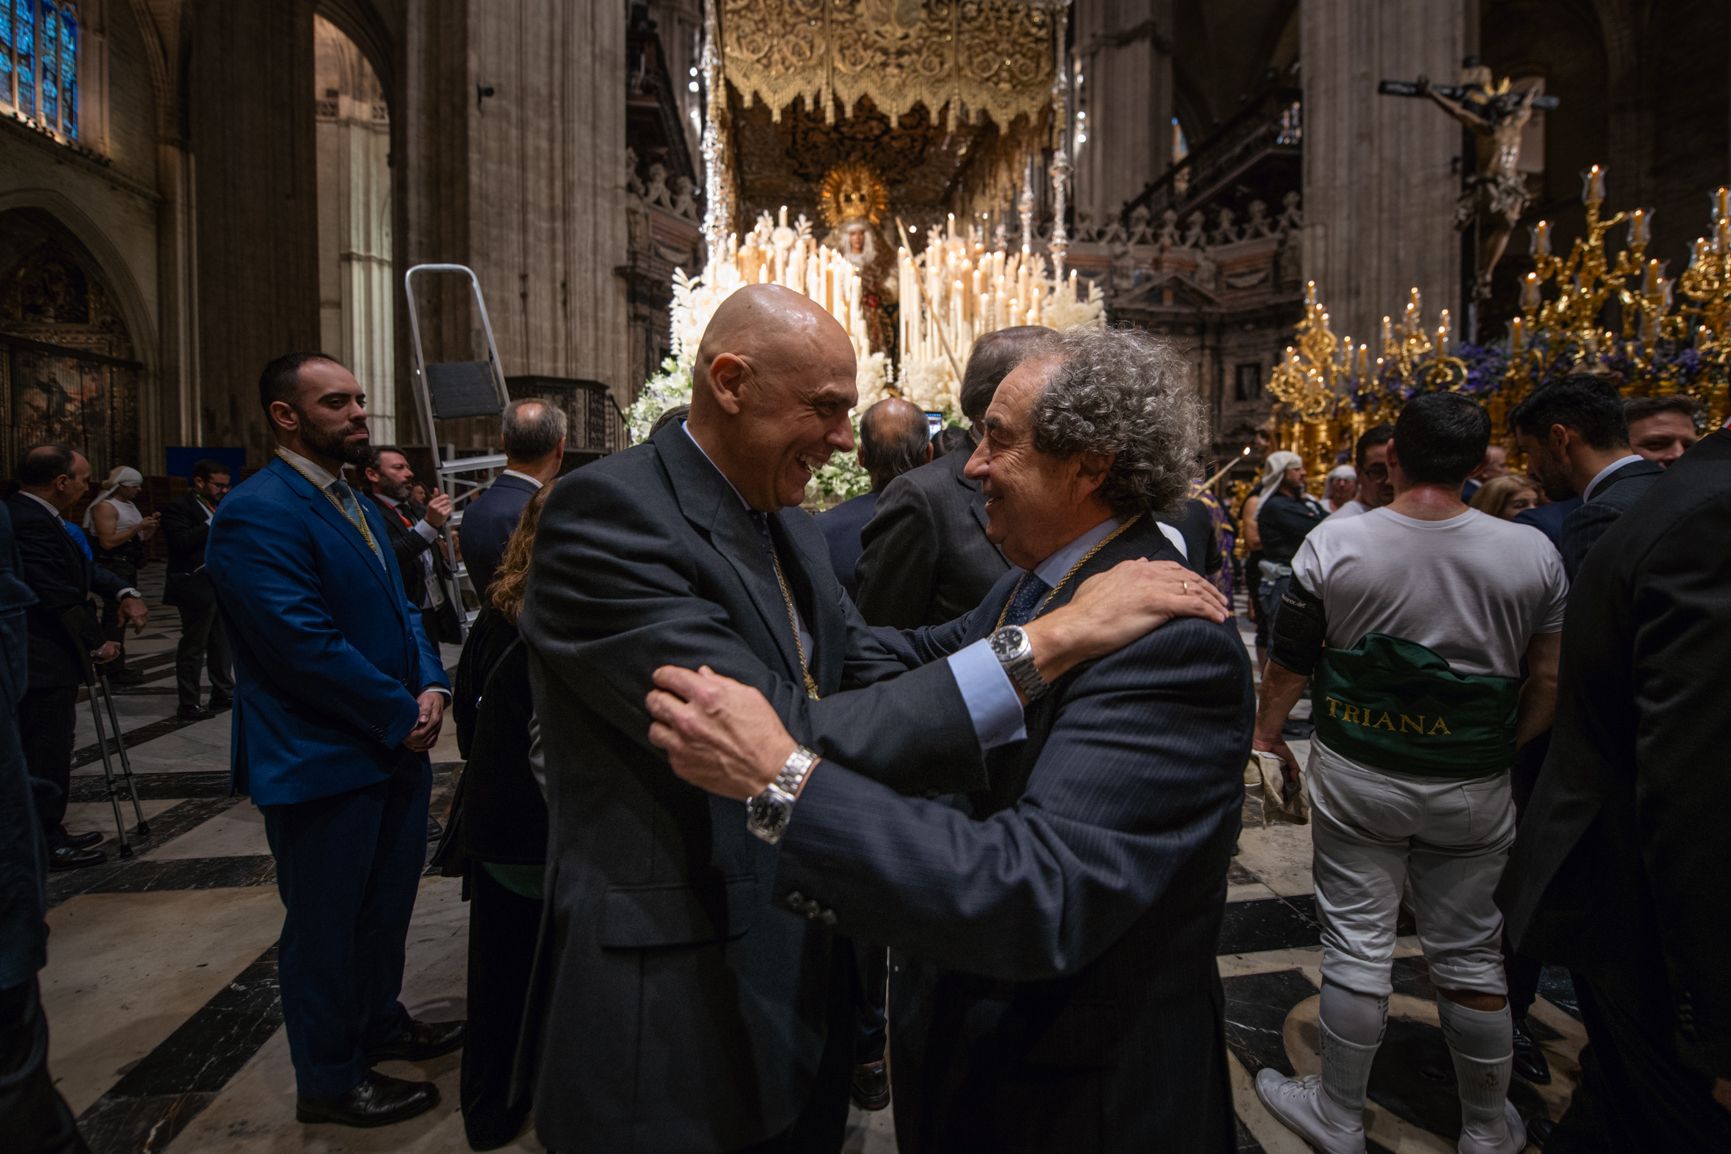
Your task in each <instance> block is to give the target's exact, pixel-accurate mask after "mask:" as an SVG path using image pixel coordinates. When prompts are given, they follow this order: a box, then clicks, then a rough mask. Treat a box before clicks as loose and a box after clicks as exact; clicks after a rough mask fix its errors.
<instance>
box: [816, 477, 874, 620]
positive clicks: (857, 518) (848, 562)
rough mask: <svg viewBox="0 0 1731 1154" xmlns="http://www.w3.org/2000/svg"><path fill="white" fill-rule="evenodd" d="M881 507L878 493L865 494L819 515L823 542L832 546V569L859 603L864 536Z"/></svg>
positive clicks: (848, 592)
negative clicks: (859, 572) (862, 540)
mask: <svg viewBox="0 0 1731 1154" xmlns="http://www.w3.org/2000/svg"><path fill="white" fill-rule="evenodd" d="M877 507H878V495H877V494H876V493H862V494H861V495H860V496H858V497H855V498H853V499H852V500H849V501H843V502H842V503H841V504H839V505H837V506H836V507H835V508H833V509H830V510H829V511H827V512H824V513H819V514H818V515H817V527H818V528H819V529H822V530H823V539H824V541H825V542H826V543H827V544H828V545H829V563H830V568H832V569H834V570H835V579H836V580H837V581H840V582H841V587H842V588H843V589H846V590H847V595H848V596H849V597H850V598H853V599H854V600H856V601H857V600H858V599H859V578H858V577H857V576H856V575H855V571H856V570H857V569H858V568H859V555H860V534H861V533H862V532H864V530H865V527H866V522H867V521H870V520H871V519H872V514H873V513H874V512H876V511H877Z"/></svg>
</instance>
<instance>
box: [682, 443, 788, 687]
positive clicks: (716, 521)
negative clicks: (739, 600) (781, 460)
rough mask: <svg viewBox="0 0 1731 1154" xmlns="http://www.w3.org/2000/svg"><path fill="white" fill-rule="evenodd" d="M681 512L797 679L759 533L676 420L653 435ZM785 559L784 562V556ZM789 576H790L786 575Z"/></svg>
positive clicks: (778, 594)
mask: <svg viewBox="0 0 1731 1154" xmlns="http://www.w3.org/2000/svg"><path fill="white" fill-rule="evenodd" d="M653 444H654V445H655V449H656V452H657V453H659V454H660V457H661V463H662V467H663V468H665V469H666V470H667V478H668V481H669V483H670V484H671V485H672V488H673V497H674V500H675V501H676V502H678V504H679V509H680V512H681V513H683V514H684V515H685V519H686V520H687V521H690V522H691V523H692V524H693V525H695V526H696V527H697V528H698V529H699V530H701V531H702V532H703V533H704V535H705V536H707V537H708V538H709V540H710V544H712V545H714V546H715V550H716V552H718V553H720V554H721V555H722V557H724V558H725V559H726V560H727V563H728V564H729V565H730V566H732V567H733V571H734V572H735V573H736V574H738V576H739V581H740V584H741V585H743V586H744V587H745V593H746V599H747V600H748V601H750V602H751V605H752V608H754V609H755V610H756V611H757V614H758V616H759V617H760V618H761V619H762V621H763V625H764V628H766V629H767V630H769V635H770V636H771V637H773V638H774V639H775V646H776V649H777V650H778V651H779V652H780V653H781V658H782V663H783V664H784V665H785V666H786V668H787V672H788V674H789V676H790V677H791V678H792V679H793V680H795V681H798V680H799V679H800V671H799V651H798V650H797V649H795V648H794V637H793V632H792V630H791V629H790V627H789V625H788V621H787V603H786V602H785V601H783V600H782V597H781V587H780V586H779V585H778V584H777V583H776V580H775V570H774V568H773V567H771V565H770V562H769V558H768V556H767V555H765V553H764V551H763V538H762V537H760V536H759V535H758V532H757V527H756V526H755V525H753V524H752V522H751V518H750V516H749V515H747V513H746V510H745V506H744V505H743V504H741V502H740V500H739V495H738V494H737V493H735V492H734V491H733V486H731V485H730V484H728V482H727V478H725V477H723V476H722V475H721V473H720V471H719V470H717V469H716V467H715V466H714V465H712V464H710V463H709V461H708V460H707V459H706V458H705V457H704V455H703V452H702V451H701V450H700V449H698V447H697V445H696V444H695V443H694V442H693V441H692V440H691V438H690V437H689V436H688V435H687V434H686V432H685V430H684V429H683V428H681V427H679V425H678V424H670V425H668V426H667V427H666V428H664V429H662V430H661V432H659V433H657V434H656V435H655V437H654V439H653ZM784 564H786V562H785V561H784ZM789 579H790V580H792V578H791V576H790V578H789Z"/></svg>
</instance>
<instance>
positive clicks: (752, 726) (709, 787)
mask: <svg viewBox="0 0 1731 1154" xmlns="http://www.w3.org/2000/svg"><path fill="white" fill-rule="evenodd" d="M655 686H656V688H654V689H652V690H650V692H649V697H648V698H647V702H646V703H647V706H648V709H649V716H650V717H653V718H654V719H655V720H654V722H653V723H652V724H651V725H650V726H649V740H650V742H651V743H652V744H654V745H655V746H657V747H659V748H660V749H662V750H664V751H665V752H666V753H667V760H668V762H669V764H671V765H672V766H673V772H674V773H676V774H678V775H679V777H680V778H681V779H683V780H685V781H687V782H690V783H691V784H692V785H695V786H697V788H699V789H702V790H706V791H708V792H709V793H713V794H717V795H719V796H721V797H731V798H736V799H738V800H740V801H745V800H747V799H748V798H753V797H756V796H757V795H758V794H760V793H762V792H763V791H764V790H765V789H767V788H768V787H769V784H770V782H772V781H774V780H775V776H776V774H777V773H779V772H780V771H781V767H782V765H783V764H785V763H786V761H787V759H788V757H789V756H790V755H791V754H792V753H793V751H794V748H795V742H794V740H793V737H792V735H790V734H789V733H788V732H787V727H786V726H784V725H783V724H782V723H781V718H780V717H778V716H776V713H775V710H774V709H773V708H772V707H771V706H770V704H769V702H768V701H767V700H765V699H764V696H763V694H761V693H759V692H758V691H757V690H756V689H753V688H752V687H751V686H749V685H745V684H743V683H741V682H738V681H735V680H733V678H731V677H723V676H722V675H721V674H719V673H717V672H715V671H714V670H713V669H711V668H709V666H707V665H705V666H703V667H702V668H700V669H696V670H691V669H681V668H679V667H678V666H675V665H663V666H662V667H661V668H660V669H657V670H656V671H655Z"/></svg>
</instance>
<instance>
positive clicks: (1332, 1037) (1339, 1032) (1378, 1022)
mask: <svg viewBox="0 0 1731 1154" xmlns="http://www.w3.org/2000/svg"><path fill="white" fill-rule="evenodd" d="M1317 1017H1318V1020H1319V1023H1320V1025H1321V1026H1322V1088H1323V1090H1324V1091H1326V1093H1325V1095H1324V1097H1325V1098H1327V1099H1330V1100H1331V1101H1330V1102H1328V1103H1327V1104H1329V1105H1334V1106H1338V1107H1339V1108H1340V1110H1341V1111H1343V1112H1345V1113H1347V1114H1349V1115H1350V1116H1351V1118H1352V1120H1353V1121H1354V1122H1358V1121H1360V1118H1361V1115H1363V1113H1364V1095H1365V1091H1366V1090H1367V1089H1368V1088H1369V1087H1370V1068H1371V1066H1372V1064H1373V1063H1375V1061H1376V1051H1377V1049H1378V1047H1380V1046H1381V1045H1382V1035H1383V1031H1384V1029H1385V1027H1386V1024H1387V1020H1388V999H1387V998H1386V997H1383V998H1377V997H1372V996H1371V995H1370V994H1361V993H1359V992H1358V991H1356V990H1349V989H1347V988H1346V987H1345V986H1337V985H1335V984H1334V983H1332V982H1328V981H1324V982H1323V984H1322V1008H1321V1010H1320V1012H1319V1013H1318V1015H1317Z"/></svg>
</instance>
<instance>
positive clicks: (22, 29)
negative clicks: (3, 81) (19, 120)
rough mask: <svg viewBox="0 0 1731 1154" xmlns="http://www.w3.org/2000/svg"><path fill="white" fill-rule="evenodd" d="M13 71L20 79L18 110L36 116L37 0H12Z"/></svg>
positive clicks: (32, 116)
mask: <svg viewBox="0 0 1731 1154" xmlns="http://www.w3.org/2000/svg"><path fill="white" fill-rule="evenodd" d="M12 3H13V8H12V13H13V21H12V31H13V36H14V45H15V47H14V51H13V54H12V60H13V63H14V65H15V66H16V67H15V68H14V69H13V71H14V72H15V74H16V75H17V79H18V111H20V112H22V113H23V114H24V115H25V116H28V117H31V118H32V119H34V118H35V116H36V0H12Z"/></svg>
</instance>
